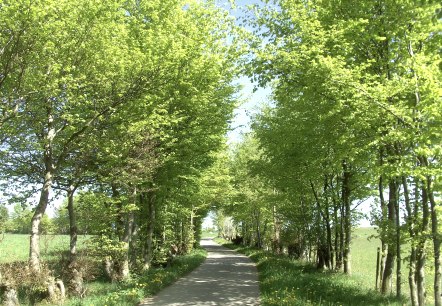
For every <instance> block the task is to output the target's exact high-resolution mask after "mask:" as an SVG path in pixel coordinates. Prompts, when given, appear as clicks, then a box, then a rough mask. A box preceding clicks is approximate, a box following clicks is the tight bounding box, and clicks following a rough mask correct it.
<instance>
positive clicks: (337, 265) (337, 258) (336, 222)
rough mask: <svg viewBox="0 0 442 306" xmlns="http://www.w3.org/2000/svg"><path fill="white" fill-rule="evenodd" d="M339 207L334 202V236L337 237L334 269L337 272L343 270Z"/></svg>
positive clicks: (335, 240)
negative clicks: (340, 254)
mask: <svg viewBox="0 0 442 306" xmlns="http://www.w3.org/2000/svg"><path fill="white" fill-rule="evenodd" d="M338 209H339V208H338V206H337V204H336V203H335V201H333V224H334V235H335V239H334V257H335V265H334V268H335V270H340V269H341V263H340V256H339V253H340V250H339V225H340V222H339V219H338Z"/></svg>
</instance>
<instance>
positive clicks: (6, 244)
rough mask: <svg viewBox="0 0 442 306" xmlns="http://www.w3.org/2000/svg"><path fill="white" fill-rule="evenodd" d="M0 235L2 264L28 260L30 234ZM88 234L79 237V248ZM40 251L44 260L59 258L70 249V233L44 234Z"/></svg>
mask: <svg viewBox="0 0 442 306" xmlns="http://www.w3.org/2000/svg"><path fill="white" fill-rule="evenodd" d="M1 237H2V236H0V240H1V241H0V264H1V263H7V262H13V261H26V260H28V257H29V235H20V234H5V235H4V236H3V239H1ZM87 239H88V236H79V237H78V249H79V250H81V249H82V248H83V247H84V244H85V242H86V240H87ZM40 249H41V250H40V251H41V256H42V258H43V260H53V259H58V257H59V254H60V253H61V252H65V251H68V250H69V236H68V235H42V236H41V238H40Z"/></svg>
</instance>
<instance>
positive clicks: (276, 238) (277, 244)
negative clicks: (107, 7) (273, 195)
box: [273, 205, 282, 254]
mask: <svg viewBox="0 0 442 306" xmlns="http://www.w3.org/2000/svg"><path fill="white" fill-rule="evenodd" d="M273 252H275V253H276V254H281V253H282V247H281V223H280V222H279V219H278V216H277V212H276V205H273Z"/></svg>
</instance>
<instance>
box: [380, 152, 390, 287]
mask: <svg viewBox="0 0 442 306" xmlns="http://www.w3.org/2000/svg"><path fill="white" fill-rule="evenodd" d="M379 164H380V166H381V167H382V166H383V164H384V149H383V148H382V147H381V148H380V149H379ZM379 202H380V204H381V218H382V220H381V224H382V223H384V222H386V221H387V219H388V213H387V205H386V202H385V198H384V177H383V176H382V174H381V175H380V176H379ZM380 231H381V235H380V236H381V266H380V269H379V273H380V275H379V281H380V284H381V286H380V289H381V291H382V284H383V279H384V271H385V260H386V255H387V252H388V247H387V243H386V241H385V237H386V236H387V233H386V232H387V229H386V228H385V226H380Z"/></svg>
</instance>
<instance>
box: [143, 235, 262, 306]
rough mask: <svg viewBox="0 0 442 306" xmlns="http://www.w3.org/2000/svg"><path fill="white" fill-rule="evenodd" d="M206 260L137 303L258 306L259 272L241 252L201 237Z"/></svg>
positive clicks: (144, 304) (144, 305) (156, 305)
mask: <svg viewBox="0 0 442 306" xmlns="http://www.w3.org/2000/svg"><path fill="white" fill-rule="evenodd" d="M201 246H203V247H204V248H205V249H207V251H208V254H207V259H206V261H205V262H204V263H203V264H202V265H201V266H199V267H198V268H197V269H195V270H194V271H193V272H191V273H190V274H188V275H187V276H185V277H183V278H181V279H179V280H178V281H177V282H175V283H174V284H172V285H171V286H169V287H167V288H165V289H164V290H163V291H161V292H159V293H158V295H156V296H154V297H152V298H148V299H146V300H144V301H143V302H142V303H141V304H140V306H147V305H155V306H163V305H169V306H184V305H185V306H190V305H196V306H209V305H259V287H258V285H259V284H258V273H257V270H256V267H255V265H254V264H253V263H252V262H251V261H250V259H249V258H247V257H246V256H244V255H241V254H239V253H236V252H235V251H232V250H229V249H227V248H225V247H223V246H220V245H218V244H216V243H215V242H213V241H212V240H209V239H203V240H202V241H201Z"/></svg>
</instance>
